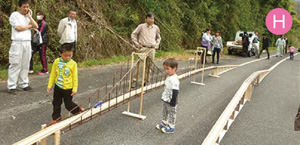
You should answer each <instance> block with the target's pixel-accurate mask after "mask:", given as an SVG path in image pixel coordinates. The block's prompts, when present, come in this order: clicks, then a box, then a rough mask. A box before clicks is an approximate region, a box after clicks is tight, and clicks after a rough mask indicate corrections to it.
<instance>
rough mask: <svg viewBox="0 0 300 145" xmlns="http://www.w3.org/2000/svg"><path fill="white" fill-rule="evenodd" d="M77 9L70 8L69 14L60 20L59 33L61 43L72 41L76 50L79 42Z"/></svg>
mask: <svg viewBox="0 0 300 145" xmlns="http://www.w3.org/2000/svg"><path fill="white" fill-rule="evenodd" d="M76 14H77V12H76V10H70V11H69V16H68V17H66V18H64V19H62V20H60V22H59V25H58V28H57V34H58V36H59V37H60V40H59V42H60V44H65V43H70V44H72V47H73V49H74V53H75V52H76V42H77V22H76V19H75V18H76Z"/></svg>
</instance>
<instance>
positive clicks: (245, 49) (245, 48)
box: [243, 45, 249, 56]
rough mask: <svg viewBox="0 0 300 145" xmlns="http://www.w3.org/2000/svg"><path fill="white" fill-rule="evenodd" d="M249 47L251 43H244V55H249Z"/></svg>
mask: <svg viewBox="0 0 300 145" xmlns="http://www.w3.org/2000/svg"><path fill="white" fill-rule="evenodd" d="M248 47H249V45H243V51H244V56H247V55H248Z"/></svg>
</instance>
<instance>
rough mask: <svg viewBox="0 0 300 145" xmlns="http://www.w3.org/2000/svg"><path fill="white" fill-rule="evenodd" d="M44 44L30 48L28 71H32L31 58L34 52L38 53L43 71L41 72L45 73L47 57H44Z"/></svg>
mask: <svg viewBox="0 0 300 145" xmlns="http://www.w3.org/2000/svg"><path fill="white" fill-rule="evenodd" d="M46 46H47V45H46V44H42V45H40V46H33V47H32V54H31V60H30V67H29V70H33V56H34V54H35V53H36V52H39V54H40V61H41V63H42V66H43V69H42V70H41V71H42V72H47V71H48V67H47V57H46Z"/></svg>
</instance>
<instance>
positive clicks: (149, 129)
mask: <svg viewBox="0 0 300 145" xmlns="http://www.w3.org/2000/svg"><path fill="white" fill-rule="evenodd" d="M253 59H254V58H241V57H230V58H227V59H225V60H223V61H221V63H222V64H240V63H243V62H247V61H249V60H253ZM280 59H281V58H272V59H271V60H262V61H259V62H256V63H254V64H249V65H247V66H244V67H241V68H237V69H235V70H232V71H230V72H228V73H225V74H224V75H222V77H221V78H220V79H215V78H208V77H205V83H206V84H207V85H206V86H204V87H200V86H196V85H192V84H190V83H189V82H190V79H186V80H184V81H182V82H181V91H180V96H181V97H180V100H179V101H180V105H179V107H178V122H177V128H176V133H175V134H173V135H163V134H161V133H160V132H159V131H157V130H155V129H154V126H155V124H156V123H157V122H158V121H159V119H160V117H161V115H160V114H161V113H160V112H161V102H160V99H159V98H160V95H161V92H162V89H158V90H156V91H153V92H150V93H148V94H146V96H145V103H144V111H143V113H144V114H145V115H146V116H147V119H146V120H145V121H140V120H136V119H133V118H129V117H126V116H122V115H121V114H120V113H121V112H122V111H123V110H125V106H122V107H120V108H118V109H116V110H114V111H111V112H109V113H108V114H105V115H103V116H101V117H99V118H97V119H95V120H93V121H91V122H89V123H87V124H85V125H84V126H82V127H78V128H76V129H74V130H72V131H71V132H68V133H66V134H65V135H63V138H62V139H63V141H62V143H63V144H99V142H101V144H161V143H165V144H187V143H188V144H199V143H201V142H202V141H203V139H204V138H205V136H206V135H207V133H208V132H209V130H210V129H211V127H212V125H213V124H214V122H215V121H216V120H217V118H218V117H219V115H220V114H221V113H222V111H223V110H224V108H225V107H226V105H227V104H228V102H229V101H230V99H231V98H232V96H233V94H234V93H235V92H236V90H237V89H238V88H239V86H240V85H241V83H242V82H243V81H244V80H245V79H246V78H247V77H248V76H249V75H250V74H251V73H252V72H253V71H256V70H261V69H266V68H269V67H270V66H271V65H273V64H275V63H276V62H278V61H279V60H280ZM157 63H158V64H161V62H157ZM180 66H181V68H184V67H187V63H186V62H181V63H180ZM117 67H118V65H111V66H102V67H95V68H92V69H83V70H80V71H79V76H80V77H79V87H80V88H79V95H78V96H77V98H75V101H78V102H80V100H86V98H87V96H89V95H90V94H91V93H92V92H94V90H95V88H96V87H98V86H99V85H103V82H105V81H106V80H108V79H109V78H110V76H111V72H114V71H116V70H117ZM198 79H200V78H198ZM30 80H31V85H32V86H33V87H34V88H35V92H31V93H27V92H22V91H20V92H19V93H18V95H15V96H12V95H8V94H7V93H6V83H4V82H3V83H0V92H1V93H0V110H1V111H0V144H4V145H5V144H11V143H14V142H16V141H18V140H20V139H22V138H24V137H27V136H28V135H31V134H32V133H34V132H36V131H38V130H39V129H40V125H41V124H44V123H48V122H50V120H51V112H52V106H51V103H50V100H51V98H52V97H51V96H49V95H47V94H46V93H45V87H46V84H47V80H48V76H31V78H30ZM138 101H139V100H138V99H137V100H135V103H133V104H135V105H136V106H135V107H136V110H137V106H138V103H137V102H138ZM133 108H134V106H133ZM12 116H13V117H16V118H15V119H14V118H13V117H12Z"/></svg>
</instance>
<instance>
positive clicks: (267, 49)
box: [258, 47, 270, 59]
mask: <svg viewBox="0 0 300 145" xmlns="http://www.w3.org/2000/svg"><path fill="white" fill-rule="evenodd" d="M264 50H266V51H267V54H268V59H269V58H270V53H269V47H267V48H262V49H261V50H260V52H259V55H258V57H260V55H261V54H262V52H263V51H264Z"/></svg>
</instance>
